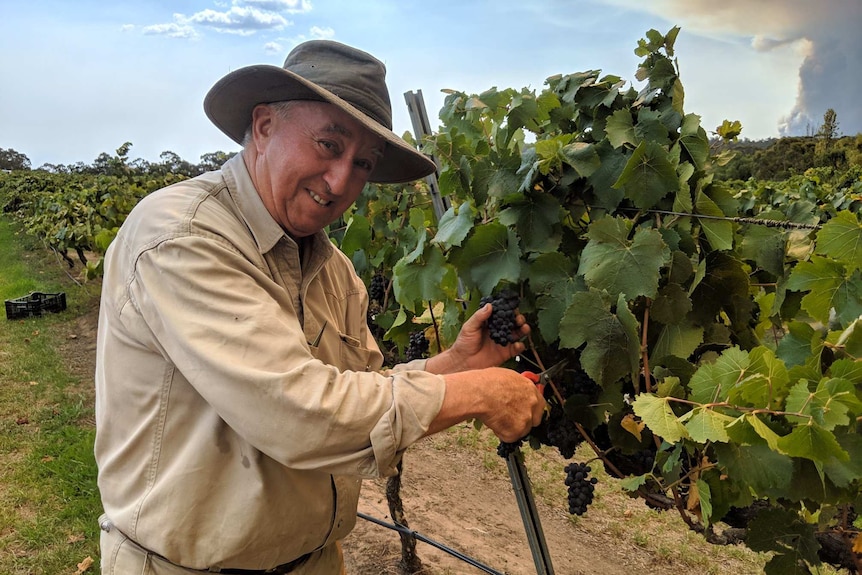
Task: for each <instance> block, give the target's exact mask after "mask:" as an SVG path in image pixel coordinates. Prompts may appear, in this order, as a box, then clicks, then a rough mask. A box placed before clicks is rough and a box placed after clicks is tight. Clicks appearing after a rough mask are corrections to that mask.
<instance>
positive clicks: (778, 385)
mask: <svg viewBox="0 0 862 575" xmlns="http://www.w3.org/2000/svg"><path fill="white" fill-rule="evenodd" d="M748 373H749V374H750V375H749V376H746V377H745V378H744V379H743V380H741V381H739V382H738V383H737V384H736V386H734V388H733V389H732V390H730V392H729V393H728V401H730V402H732V403H739V404H748V405H751V406H754V407H761V408H766V409H777V408H778V407H780V405H781V402H782V400H783V399H784V396H785V395H786V394H787V390H788V386H789V383H790V376H789V375H788V373H787V368H786V367H785V366H784V364H783V363H782V362H781V361H780V360H778V359H777V358H776V357H775V354H774V353H773V352H772V351H771V350H769V349H767V348H765V347H762V346H758V347H756V348H754V349H752V350H751V351H750V352H749V354H748Z"/></svg>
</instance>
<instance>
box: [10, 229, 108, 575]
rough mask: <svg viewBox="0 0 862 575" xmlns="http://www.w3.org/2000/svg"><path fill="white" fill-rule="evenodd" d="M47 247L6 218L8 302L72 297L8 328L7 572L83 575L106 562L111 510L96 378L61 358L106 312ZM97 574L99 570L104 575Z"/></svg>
mask: <svg viewBox="0 0 862 575" xmlns="http://www.w3.org/2000/svg"><path fill="white" fill-rule="evenodd" d="M64 267H65V264H62V265H61V264H60V263H58V261H57V259H56V258H55V257H54V255H53V254H52V253H50V252H46V251H45V250H44V248H43V247H42V245H41V244H39V243H38V242H36V241H35V240H33V239H32V238H30V237H27V236H26V235H24V234H22V233H21V232H20V231H19V230H18V227H17V226H16V225H15V224H14V223H11V222H10V221H9V220H8V219H5V218H0V296H2V299H3V300H6V299H13V298H17V297H21V296H24V295H27V294H28V293H29V292H31V291H43V292H59V291H63V292H65V293H66V298H67V305H68V309H67V310H66V311H65V312H62V313H58V314H50V313H49V314H44V315H43V316H42V317H36V318H27V319H23V320H7V319H6V316H5V313H4V315H3V319H2V323H0V573H3V574H8V575H18V574H28V575H31V574H32V575H39V574H46V575H47V574H51V575H53V574H63V573H70V574H73V573H75V572H76V571H77V570H78V567H77V565H78V563H80V562H81V561H83V560H84V559H85V558H86V557H88V556H89V557H91V558H93V559H94V560H97V559H98V526H97V524H96V522H97V518H98V516H99V514H100V512H101V511H100V510H101V503H100V501H99V495H98V490H97V488H96V465H95V461H94V458H93V438H94V435H95V430H94V427H93V393H92V387H93V386H92V381H91V377H90V376H89V374H75V373H72V372H71V370H70V368H69V367H68V362H67V360H66V359H67V358H64V357H63V355H62V353H61V351H60V350H61V348H62V347H63V344H64V342H65V341H66V340H67V338H68V337H69V336H70V329H73V326H74V323H75V321H74V320H75V319H76V318H77V317H78V316H80V315H81V314H83V313H84V312H85V311H86V310H88V309H92V308H93V306H95V305H97V298H98V286H97V285H96V284H94V283H90V284H87V283H85V284H83V285H77V284H76V283H75V282H74V281H72V279H71V278H70V277H69V275H67V273H66V270H65V269H64ZM95 570H96V568H95V567H93V568H91V570H90V572H94V571H95Z"/></svg>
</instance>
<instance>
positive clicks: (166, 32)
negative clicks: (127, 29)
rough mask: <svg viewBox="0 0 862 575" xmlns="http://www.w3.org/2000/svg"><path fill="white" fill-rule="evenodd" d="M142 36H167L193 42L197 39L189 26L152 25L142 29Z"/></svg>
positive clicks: (195, 33)
mask: <svg viewBox="0 0 862 575" xmlns="http://www.w3.org/2000/svg"><path fill="white" fill-rule="evenodd" d="M141 30H142V31H143V33H144V34H146V35H151V36H168V37H170V38H186V39H190V40H194V39H196V38H198V33H197V32H195V29H194V28H192V27H191V26H188V25H184V24H177V23H176V22H172V23H170V24H153V25H152V26H144V27H143V28H142V29H141Z"/></svg>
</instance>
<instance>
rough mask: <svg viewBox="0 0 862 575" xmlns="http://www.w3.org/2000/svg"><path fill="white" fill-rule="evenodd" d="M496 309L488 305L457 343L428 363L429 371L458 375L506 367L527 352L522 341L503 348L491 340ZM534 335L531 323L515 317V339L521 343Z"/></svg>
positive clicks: (481, 309)
mask: <svg viewBox="0 0 862 575" xmlns="http://www.w3.org/2000/svg"><path fill="white" fill-rule="evenodd" d="M491 311H492V306H491V304H485V305H484V306H483V307H481V308H479V309H478V310H477V311H476V313H474V314H473V315H472V316H471V317H470V318H469V319H468V320H467V321H466V322H465V323H464V325H463V326H461V331H460V332H459V333H458V337H457V338H456V339H455V343H454V344H453V345H452V347H450V348H449V349H447V350H446V351H444V352H443V353H441V354H439V355H435V356H434V357H432V358H431V359H429V360H428V362H427V364H426V367H425V369H426V370H427V371H430V372H432V373H441V374H442V373H455V372H458V371H465V370H469V369H483V368H486V367H494V366H498V365H500V364H502V363H503V362H505V361H506V360H508V359H511V358H513V357H515V356H516V355H518V354H519V353H521V352H523V351H524V349H525V346H524V344H523V343H522V342H521V341H515V343H510V344H509V345H505V346H504V345H499V344H497V343H494V341H492V340H491V336H490V334H489V332H488V318H489V317H491ZM529 333H530V326H529V324H527V320H526V319H525V318H524V316H523V315H521V314H520V313H519V314H517V315H516V316H515V332H514V335H515V338H516V339H517V340H520V339H521V338H523V337H526V336H527V335H528V334H529Z"/></svg>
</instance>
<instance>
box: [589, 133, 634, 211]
mask: <svg viewBox="0 0 862 575" xmlns="http://www.w3.org/2000/svg"><path fill="white" fill-rule="evenodd" d="M596 152H597V153H598V155H599V161H600V162H601V165H600V166H599V168H598V169H597V170H596V171H595V172H593V173H592V175H590V177H589V182H590V184H591V185H592V186H593V192H594V193H595V196H596V203H597V204H598V206H599V207H602V208H604V209H606V210H615V209H616V208H617V206H619V204H620V202H621V201H622V199H623V196H624V192H623V190H621V189H617V188H615V187H614V182H616V181H617V180H618V179H619V177H620V174H622V173H623V170H624V169H625V167H626V162H627V160H628V158H627V157H626V155H625V154H624V153H619V152H618V151H617V150H614V148H612V147H611V145H610V143H609V142H607V141H606V140H604V141H602V142H601V143H600V144H599V146H598V148H597V149H596Z"/></svg>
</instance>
